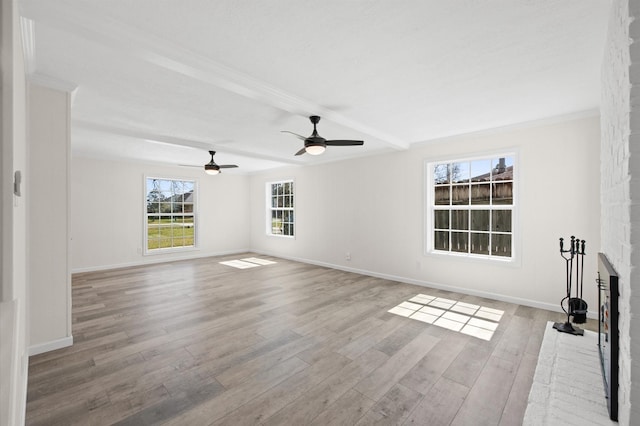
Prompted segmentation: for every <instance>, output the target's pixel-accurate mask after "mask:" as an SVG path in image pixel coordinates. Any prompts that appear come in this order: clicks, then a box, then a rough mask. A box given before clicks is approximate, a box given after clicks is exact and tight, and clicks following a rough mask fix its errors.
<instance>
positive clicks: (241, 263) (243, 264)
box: [220, 257, 277, 269]
mask: <svg viewBox="0 0 640 426" xmlns="http://www.w3.org/2000/svg"><path fill="white" fill-rule="evenodd" d="M274 263H277V262H274V261H272V260H267V259H260V258H258V257H247V258H244V259H242V260H239V259H237V260H227V261H224V262H220V264H221V265H227V266H232V267H234V268H238V269H249V268H256V267H258V266H264V265H272V264H274Z"/></svg>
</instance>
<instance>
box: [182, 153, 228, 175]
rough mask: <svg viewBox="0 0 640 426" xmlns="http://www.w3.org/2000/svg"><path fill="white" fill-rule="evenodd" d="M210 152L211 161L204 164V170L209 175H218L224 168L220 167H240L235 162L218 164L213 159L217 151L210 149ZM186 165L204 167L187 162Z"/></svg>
mask: <svg viewBox="0 0 640 426" xmlns="http://www.w3.org/2000/svg"><path fill="white" fill-rule="evenodd" d="M209 154H211V161H209V162H208V163H207V164H205V165H204V172H205V173H206V174H208V175H217V174H218V173H222V170H220V169H233V168H235V167H238V166H236V165H235V164H216V162H215V161H214V160H213V156H214V155H216V152H215V151H209ZM184 165H185V166H189V167H202V166H192V165H187V164H184Z"/></svg>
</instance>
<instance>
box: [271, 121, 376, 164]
mask: <svg viewBox="0 0 640 426" xmlns="http://www.w3.org/2000/svg"><path fill="white" fill-rule="evenodd" d="M309 120H311V122H312V123H313V133H312V134H311V136H309V137H306V138H305V137H304V136H302V135H299V134H297V133H293V132H289V131H287V130H283V131H282V132H283V133H291V134H292V135H294V136H295V137H297V138H298V139H301V140H303V141H304V148H302V149H301V150H300V151H298V152H296V155H302V154H304V153H305V152H308V153H309V154H311V155H320V154H322V153H323V152H324V150H325V149H326V148H327V146H353V145H364V142H363V141H353V140H343V139H335V140H326V139H325V138H323V137H322V136H320V135H319V134H318V131H317V130H316V124H318V122H319V121H320V117H319V116H317V115H312V116H311V117H309Z"/></svg>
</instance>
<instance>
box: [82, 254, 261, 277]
mask: <svg viewBox="0 0 640 426" xmlns="http://www.w3.org/2000/svg"><path fill="white" fill-rule="evenodd" d="M196 252H199V251H198V250H193V251H190V253H191V254H190V255H188V256H175V257H171V258H166V257H162V256H146V257H142V258H141V260H140V261H136V262H126V263H116V264H112V265H98V266H87V267H84V268H76V269H74V270H72V271H71V273H73V274H81V273H85V272H98V271H108V270H110V269H120V268H130V267H132V266H144V265H154V264H157V263H168V262H178V261H181V260H190V259H200V258H203V257H214V256H228V255H232V254H240V253H253V252H254V251H253V250H250V249H248V248H242V249H238V250H229V251H223V252H206V253H200V254H194V253H196ZM175 253H176V252H173V253H171V254H175ZM166 254H170V253H166Z"/></svg>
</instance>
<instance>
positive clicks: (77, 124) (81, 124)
mask: <svg viewBox="0 0 640 426" xmlns="http://www.w3.org/2000/svg"><path fill="white" fill-rule="evenodd" d="M72 124H73V126H74V128H76V129H84V130H89V131H93V132H98V133H106V134H110V135H118V136H124V137H129V138H133V139H142V140H146V141H148V142H152V143H159V144H166V145H174V146H181V147H187V148H194V149H201V150H204V151H224V152H226V153H229V154H235V155H241V156H244V157H248V158H255V159H258V160H265V161H273V162H276V163H280V164H282V165H302V164H304V163H303V162H302V161H300V160H296V159H295V158H292V159H288V158H287V159H282V158H280V157H275V156H271V155H265V154H260V153H256V152H254V151H245V150H241V149H236V148H233V147H229V146H227V145H225V144H226V143H228V142H230V141H229V140H224V139H223V140H220V141H213V142H205V141H199V140H193V139H185V138H176V137H173V136H167V135H161V134H157V133H149V132H146V131H142V130H135V129H130V128H123V127H116V126H111V125H106V124H100V123H94V122H89V121H84V120H72Z"/></svg>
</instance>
